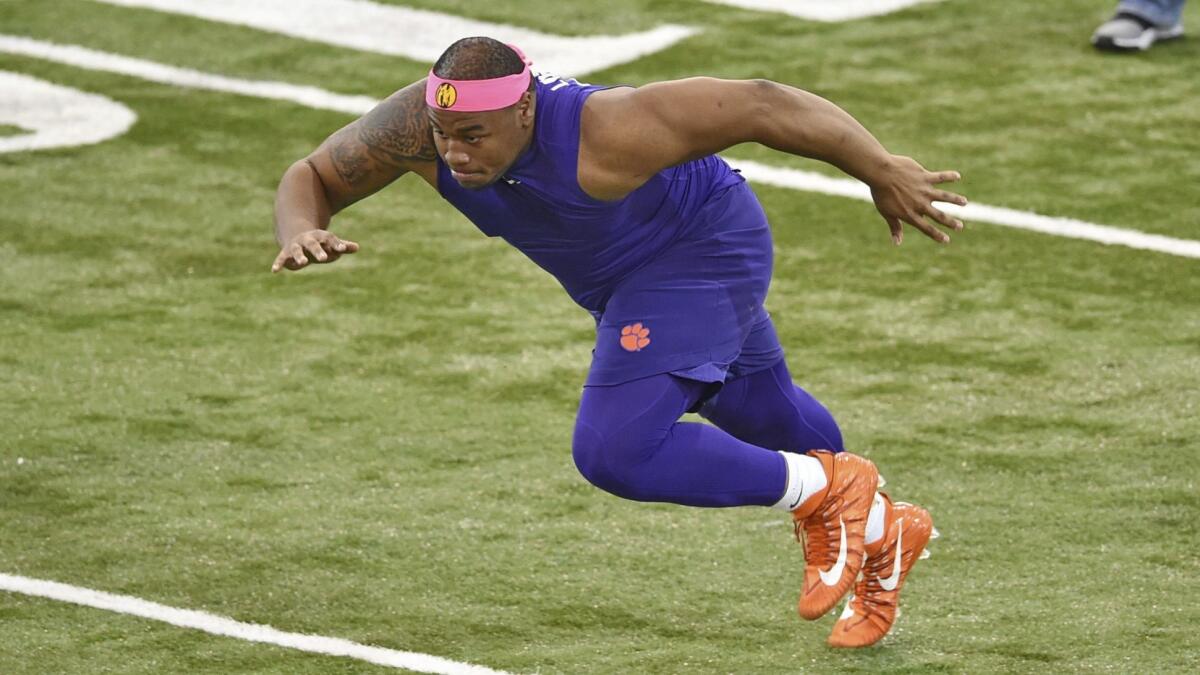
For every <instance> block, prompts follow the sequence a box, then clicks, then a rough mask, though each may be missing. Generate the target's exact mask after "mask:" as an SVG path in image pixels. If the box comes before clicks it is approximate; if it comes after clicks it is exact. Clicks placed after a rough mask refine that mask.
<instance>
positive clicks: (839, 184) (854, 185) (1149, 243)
mask: <svg viewBox="0 0 1200 675" xmlns="http://www.w3.org/2000/svg"><path fill="white" fill-rule="evenodd" d="M728 161H729V163H730V164H731V165H732V166H734V167H735V168H738V169H741V171H742V175H744V176H745V177H746V178H748V179H749V180H751V181H754V182H756V183H763V184H765V185H774V186H777V187H785V188H791V189H793V190H806V191H809V192H820V193H822V194H827V195H836V196H838V197H850V198H851V199H859V200H862V201H866V202H869V201H871V191H870V189H869V188H867V186H866V185H864V184H863V183H861V182H859V181H856V180H853V179H850V178H832V177H829V176H825V175H823V174H819V173H814V172H812V171H801V170H799V169H789V168H785V167H778V166H769V165H767V164H760V163H758V162H751V161H742V160H737V159H729V160H728ZM937 206H938V208H940V209H942V210H943V211H945V212H946V213H949V214H952V215H954V216H956V217H958V218H961V219H963V220H966V221H975V222H984V223H992V224H994V225H1003V226H1005V227H1015V228H1017V229H1021V230H1031V231H1033V232H1041V233H1044V234H1053V235H1056V236H1059V237H1068V238H1071V239H1086V240H1088V241H1095V242H1100V243H1101V244H1116V245H1118V246H1128V247H1129V248H1138V249H1143V250H1146V251H1157V252H1159V253H1169V254H1171V255H1177V256H1182V257H1185V258H1200V241H1194V240H1191V239H1175V238H1173V237H1164V236H1162V235H1158V234H1148V233H1146V232H1139V231H1137V230H1126V229H1122V228H1119V227H1110V226H1108V225H1097V224H1095V223H1089V222H1085V221H1082V220H1075V219H1073V218H1057V217H1054V216H1043V215H1041V214H1037V213H1030V212H1028V211H1017V210H1016V209H1006V208H1004V207H1002V206H987V205H986V204H968V205H967V206H957V205H955V204H946V203H944V202H937Z"/></svg>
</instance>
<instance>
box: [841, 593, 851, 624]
mask: <svg viewBox="0 0 1200 675" xmlns="http://www.w3.org/2000/svg"><path fill="white" fill-rule="evenodd" d="M852 604H854V594H853V593H851V594H850V599H849V600H847V601H846V609H843V610H842V615H841V616H839V617H838V621H845V620H846V619H849V618H850V617H852V616H854V608H853V607H851V605H852Z"/></svg>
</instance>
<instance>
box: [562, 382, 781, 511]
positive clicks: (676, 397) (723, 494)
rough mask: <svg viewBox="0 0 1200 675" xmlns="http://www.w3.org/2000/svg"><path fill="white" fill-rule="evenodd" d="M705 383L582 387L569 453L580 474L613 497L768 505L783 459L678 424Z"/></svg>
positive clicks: (775, 494)
mask: <svg viewBox="0 0 1200 675" xmlns="http://www.w3.org/2000/svg"><path fill="white" fill-rule="evenodd" d="M707 387H708V384H707V383H704V382H697V381H694V380H686V379H683V378H679V377H675V376H673V375H667V374H661V375H655V376H652V377H647V378H643V379H640V380H634V381H632V382H626V383H624V384H619V385H612V386H591V387H584V390H583V400H582V402H581V403H580V406H579V417H578V419H577V420H576V423H575V438H574V443H573V446H574V447H573V454H574V456H575V464H576V466H578V467H579V471H580V473H582V474H583V475H584V477H585V478H587V479H588V480H589V481H590V482H591V483H593V484H594V485H596V486H597V487H599V488H601V489H603V490H605V491H607V492H611V493H613V494H615V495H617V496H619V497H624V498H626V499H634V500H637V501H658V502H672V503H675V504H685V505H688V506H748V505H760V506H771V505H773V504H775V503H777V502H778V501H779V500H780V498H781V496H782V495H783V493H784V489H785V487H786V486H787V479H788V472H787V469H786V466H785V462H784V459H783V457H782V456H781V455H780V454H779V453H778V452H772V451H771V450H767V449H765V448H761V447H758V446H755V445H752V444H750V443H747V442H745V441H740V440H738V439H736V438H734V437H733V436H731V435H729V434H728V433H726V432H724V431H721V430H720V429H715V428H713V427H711V426H708V425H705V424H697V423H689V422H679V421H678V420H679V417H680V416H681V415H683V413H684V411H686V410H687V409H688V408H690V407H691V406H692V405H694V404H695V402H696V401H697V399H699V398H700V396H701V395H702V394H703V393H704V391H705V390H706V388H707Z"/></svg>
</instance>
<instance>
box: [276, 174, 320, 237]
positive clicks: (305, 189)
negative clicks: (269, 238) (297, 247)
mask: <svg viewBox="0 0 1200 675" xmlns="http://www.w3.org/2000/svg"><path fill="white" fill-rule="evenodd" d="M330 217H331V209H330V206H329V198H328V197H326V195H325V186H324V184H323V183H322V182H321V177H320V176H319V175H318V174H317V170H316V169H315V168H314V167H313V166H312V164H310V163H309V162H308V160H301V161H299V162H296V163H295V164H293V165H291V166H290V167H288V170H287V171H286V172H284V174H283V179H282V180H280V181H279V190H278V191H277V192H276V193H275V241H276V242H278V243H279V245H280V246H283V245H284V244H285V243H287V242H288V241H290V240H291V239H292V238H293V237H295V236H296V235H297V234H300V233H301V232H307V231H308V230H324V229H327V228H328V227H329V219H330Z"/></svg>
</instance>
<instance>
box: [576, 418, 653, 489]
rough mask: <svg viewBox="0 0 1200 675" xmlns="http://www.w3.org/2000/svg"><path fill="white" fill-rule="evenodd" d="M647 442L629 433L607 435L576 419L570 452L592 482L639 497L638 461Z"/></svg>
mask: <svg viewBox="0 0 1200 675" xmlns="http://www.w3.org/2000/svg"><path fill="white" fill-rule="evenodd" d="M639 445H644V443H639V442H638V441H637V440H634V439H631V438H629V437H628V435H627V434H626V435H617V436H615V437H605V436H604V435H603V434H601V433H600V432H599V431H597V430H596V429H594V428H592V427H591V426H590V425H588V424H587V423H586V422H576V423H575V436H574V439H573V440H572V443H571V455H572V456H573V457H574V458H575V467H576V468H578V469H579V473H580V474H582V475H583V477H584V478H586V479H587V480H588V482H589V483H591V484H592V485H595V486H596V487H598V488H600V489H601V490H604V491H605V492H609V493H612V494H614V495H616V496H618V497H624V498H625V499H639V496H638V495H639V494H640V493H641V492H642V490H641V484H642V483H643V482H644V481H643V480H641V478H642V477H641V475H640V472H639V471H638V465H639V463H640V462H639V461H638V460H637V457H638V456H639V455H643V454H644V452H643V448H640V447H638V446H639Z"/></svg>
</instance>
